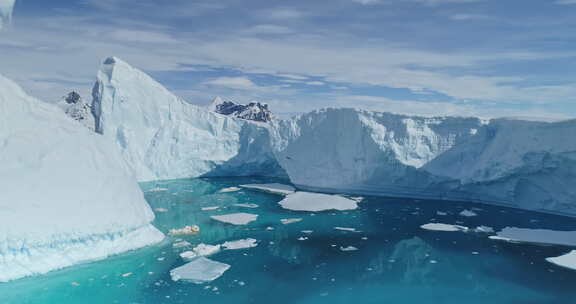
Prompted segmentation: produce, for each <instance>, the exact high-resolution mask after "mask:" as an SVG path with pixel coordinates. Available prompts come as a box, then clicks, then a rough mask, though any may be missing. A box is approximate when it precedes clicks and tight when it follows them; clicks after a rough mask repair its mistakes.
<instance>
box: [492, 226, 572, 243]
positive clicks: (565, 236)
mask: <svg viewBox="0 0 576 304" xmlns="http://www.w3.org/2000/svg"><path fill="white" fill-rule="evenodd" d="M490 238H491V239H493V240H499V241H507V242H511V243H528V244H538V245H560V246H573V247H576V231H556V230H546V229H528V228H516V227H506V228H504V229H503V230H502V231H499V232H498V233H497V234H496V235H493V236H490Z"/></svg>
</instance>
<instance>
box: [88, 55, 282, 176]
mask: <svg viewBox="0 0 576 304" xmlns="http://www.w3.org/2000/svg"><path fill="white" fill-rule="evenodd" d="M92 110H93V113H94V116H95V120H96V124H95V127H96V128H95V129H96V132H98V133H100V134H102V135H104V137H106V138H107V139H109V140H110V141H113V142H115V143H116V145H117V146H118V147H119V148H120V150H121V152H122V156H123V157H124V160H125V161H126V163H127V165H128V166H129V167H130V169H131V171H132V172H133V174H134V175H135V176H136V178H137V179H138V180H139V181H150V180H158V179H173V178H186V177H192V176H205V175H220V176H222V175H277V174H281V173H279V172H280V171H281V170H280V168H279V167H278V166H277V162H276V161H275V159H274V156H273V154H272V150H271V146H270V143H271V139H270V138H269V132H268V130H267V129H266V128H265V127H263V126H261V125H260V124H257V123H252V122H249V121H245V120H241V119H234V118H231V117H227V116H224V115H220V114H217V113H213V112H211V111H208V110H207V109H205V108H201V107H198V106H195V105H191V104H189V103H187V102H185V101H184V100H182V99H181V98H179V97H177V96H175V95H174V94H172V93H171V92H169V91H168V90H167V89H166V88H164V87H163V86H162V85H160V84H159V83H158V82H156V81H155V80H153V79H152V78H151V77H149V76H148V75H146V74H145V73H143V72H142V71H140V70H138V69H135V68H133V67H131V66H130V65H128V64H127V63H126V62H124V61H122V60H120V59H118V58H116V57H110V58H108V59H106V60H105V61H104V62H103V64H102V66H101V69H100V71H99V72H98V80H97V82H96V84H95V86H94V89H93V102H92Z"/></svg>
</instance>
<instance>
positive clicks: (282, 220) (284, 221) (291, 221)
mask: <svg viewBox="0 0 576 304" xmlns="http://www.w3.org/2000/svg"><path fill="white" fill-rule="evenodd" d="M301 221H302V218H288V219H281V220H280V222H282V224H284V225H288V224H293V223H298V222H301Z"/></svg>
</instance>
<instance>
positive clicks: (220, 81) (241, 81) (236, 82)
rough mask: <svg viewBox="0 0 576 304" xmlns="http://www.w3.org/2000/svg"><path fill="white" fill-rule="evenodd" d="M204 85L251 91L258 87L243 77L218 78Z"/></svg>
mask: <svg viewBox="0 0 576 304" xmlns="http://www.w3.org/2000/svg"><path fill="white" fill-rule="evenodd" d="M206 84H208V85H213V86H220V87H226V88H229V89H240V90H251V89H255V88H257V87H258V86H257V85H256V84H255V83H254V82H253V81H252V80H250V79H248V78H245V77H219V78H215V79H212V80H209V81H207V82H206Z"/></svg>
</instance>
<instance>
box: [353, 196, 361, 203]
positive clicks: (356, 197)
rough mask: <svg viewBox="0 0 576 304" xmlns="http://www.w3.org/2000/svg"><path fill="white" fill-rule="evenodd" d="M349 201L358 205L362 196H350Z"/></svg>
mask: <svg viewBox="0 0 576 304" xmlns="http://www.w3.org/2000/svg"><path fill="white" fill-rule="evenodd" d="M350 199H351V200H353V201H356V202H357V203H360V202H362V201H363V200H364V198H363V197H362V196H351V197H350Z"/></svg>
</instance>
